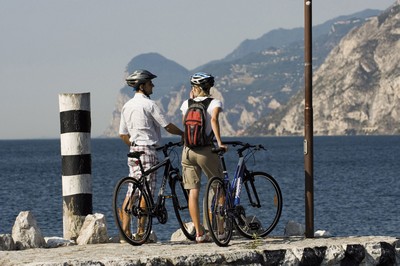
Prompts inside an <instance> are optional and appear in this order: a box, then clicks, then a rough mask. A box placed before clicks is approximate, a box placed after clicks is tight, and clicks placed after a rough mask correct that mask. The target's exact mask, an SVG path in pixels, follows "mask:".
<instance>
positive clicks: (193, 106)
mask: <svg viewBox="0 0 400 266" xmlns="http://www.w3.org/2000/svg"><path fill="white" fill-rule="evenodd" d="M212 100H213V98H206V99H204V100H203V101H200V102H196V101H195V100H193V99H189V100H188V110H187V111H186V114H185V118H184V120H183V127H184V133H185V134H184V141H185V145H186V146H187V147H189V148H195V147H201V146H208V145H210V144H211V141H212V139H213V137H214V132H213V131H211V134H210V135H209V136H207V133H206V114H207V108H208V106H209V105H210V102H211V101H212Z"/></svg>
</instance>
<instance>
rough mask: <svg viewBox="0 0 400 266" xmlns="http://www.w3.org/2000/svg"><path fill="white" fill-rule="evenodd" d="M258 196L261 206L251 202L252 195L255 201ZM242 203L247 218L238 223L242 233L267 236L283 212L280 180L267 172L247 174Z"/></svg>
mask: <svg viewBox="0 0 400 266" xmlns="http://www.w3.org/2000/svg"><path fill="white" fill-rule="evenodd" d="M255 193H257V195H256V194H255ZM256 196H258V197H259V202H260V206H255V205H254V204H253V205H252V204H251V202H250V197H251V198H252V199H253V202H254V200H255V197H256ZM240 205H241V206H243V209H244V212H245V213H244V215H245V220H246V223H243V222H242V223H241V224H238V223H236V227H237V229H238V231H239V232H240V234H241V235H243V236H244V237H246V238H250V239H256V238H259V237H265V236H267V235H268V234H269V233H270V232H271V231H272V230H273V229H274V228H275V226H276V225H277V224H278V222H279V219H280V217H281V213H282V192H281V189H280V187H279V185H278V182H276V180H275V179H274V178H273V177H272V176H271V175H270V174H267V173H265V172H252V173H250V174H249V175H248V176H245V177H244V179H243V184H242V190H241V193H240ZM241 220H242V221H243V219H241Z"/></svg>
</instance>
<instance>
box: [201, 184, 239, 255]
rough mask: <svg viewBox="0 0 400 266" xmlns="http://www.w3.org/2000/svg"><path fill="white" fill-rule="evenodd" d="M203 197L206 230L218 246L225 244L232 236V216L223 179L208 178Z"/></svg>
mask: <svg viewBox="0 0 400 266" xmlns="http://www.w3.org/2000/svg"><path fill="white" fill-rule="evenodd" d="M204 197H205V201H204V209H205V215H206V217H205V218H206V223H207V227H208V232H209V233H210V235H211V237H212V238H213V240H214V242H215V243H216V244H217V245H218V246H221V247H224V246H227V245H228V244H229V241H230V240H231V238H232V231H233V220H232V217H233V216H232V213H231V211H232V207H231V206H232V204H231V201H230V198H229V197H227V194H226V189H225V185H224V181H223V180H222V179H221V178H219V177H212V178H210V180H209V181H208V183H207V187H206V191H205V196H204Z"/></svg>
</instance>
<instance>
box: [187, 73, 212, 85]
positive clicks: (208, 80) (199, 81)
mask: <svg viewBox="0 0 400 266" xmlns="http://www.w3.org/2000/svg"><path fill="white" fill-rule="evenodd" d="M190 83H191V84H192V85H199V86H200V87H203V86H207V85H208V86H209V87H212V86H214V77H213V76H212V75H211V74H208V73H204V72H197V73H195V74H193V76H191V77H190Z"/></svg>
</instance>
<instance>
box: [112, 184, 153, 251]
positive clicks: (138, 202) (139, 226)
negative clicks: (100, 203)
mask: <svg viewBox="0 0 400 266" xmlns="http://www.w3.org/2000/svg"><path fill="white" fill-rule="evenodd" d="M148 206H150V202H149V199H148V197H147V194H145V193H143V192H141V191H140V188H139V185H138V183H137V181H136V180H135V179H133V178H130V177H126V178H123V179H121V180H120V181H119V183H118V184H117V186H116V187H115V190H114V196H113V208H114V219H115V222H116V225H117V227H118V230H119V232H120V238H121V239H123V240H125V241H127V242H129V243H130V244H132V245H141V244H143V243H145V242H146V240H147V238H148V237H149V234H150V231H151V227H152V219H151V215H150V214H149V208H148Z"/></svg>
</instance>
